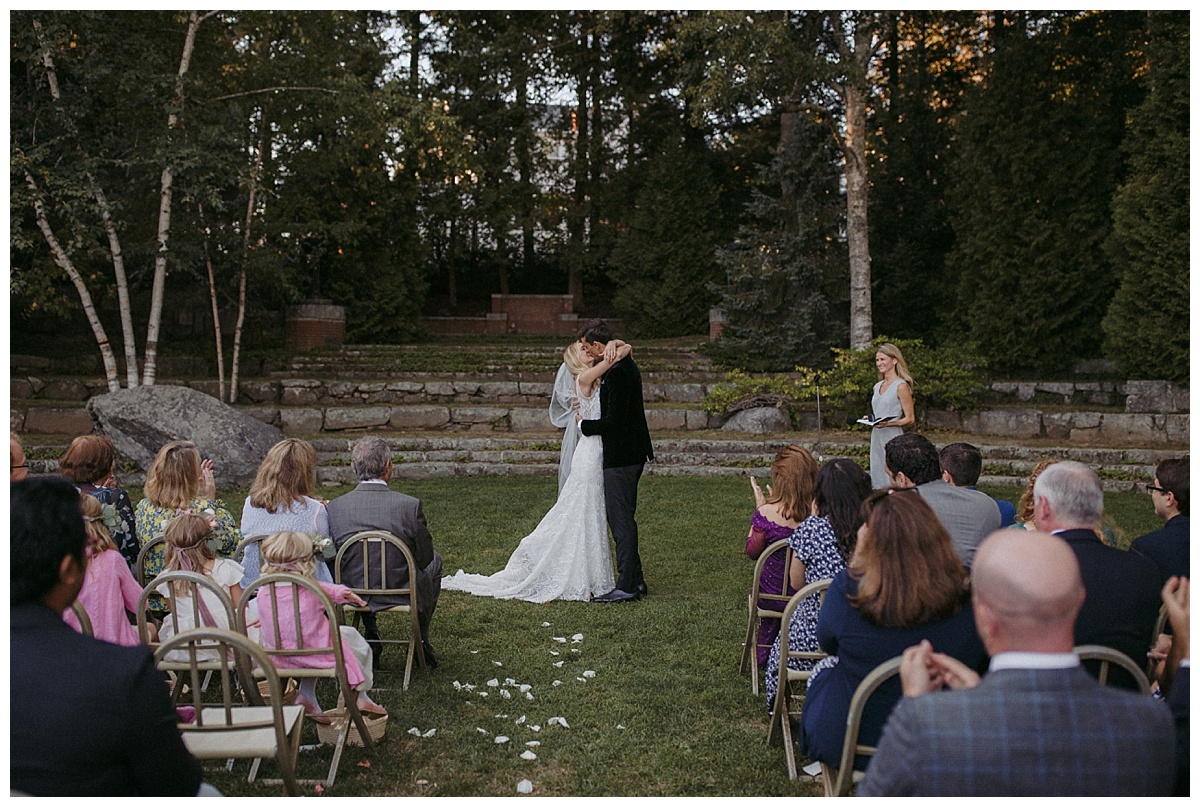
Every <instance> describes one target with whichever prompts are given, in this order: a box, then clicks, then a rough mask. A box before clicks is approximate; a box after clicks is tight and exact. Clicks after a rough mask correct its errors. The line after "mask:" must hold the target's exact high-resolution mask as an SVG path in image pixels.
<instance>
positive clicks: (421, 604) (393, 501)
mask: <svg viewBox="0 0 1200 807" xmlns="http://www.w3.org/2000/svg"><path fill="white" fill-rule="evenodd" d="M350 460H351V463H352V465H353V467H354V473H355V474H356V475H357V476H358V478H359V480H360V481H359V484H358V487H356V488H355V489H354V490H352V491H350V492H349V493H347V494H345V495H343V496H339V497H337V498H336V499H334V500H333V501H331V502H330V503H329V531H330V533H331V534H332V535H333V542H334V543H335V544H336V545H337V546H338V547H341V545H342V544H344V543H345V542H346V541H347V540H349V539H350V537H351V536H352V535H354V534H355V533H358V532H362V531H364V530H385V531H387V532H390V533H392V534H393V535H395V536H396V537H397V538H399V539H400V540H401V541H403V542H404V544H405V545H406V546H407V547H408V548H409V549H410V550H411V551H412V554H413V560H414V562H415V563H416V565H417V614H418V616H419V618H420V622H421V639H422V642H423V644H424V649H425V662H426V663H427V664H428V665H429V666H430V667H436V666H437V661H436V660H435V659H434V656H433V648H432V647H430V645H429V621H430V620H431V619H432V618H433V610H434V608H435V607H436V606H437V600H438V595H439V594H441V591H442V557H441V555H439V554H438V553H437V552H435V551H434V549H433V538H432V537H431V536H430V535H429V527H428V526H427V525H426V523H425V513H424V511H423V510H422V509H421V502H420V500H419V499H415V498H413V497H412V496H408V495H406V494H404V493H399V492H397V491H394V490H391V489H389V488H388V480H389V479H391V476H392V450H391V448H389V447H388V444H387V443H386V442H385V441H384V440H382V439H380V438H379V437H364V438H363V439H361V440H359V441H358V442H357V443H355V444H354V448H353V449H352V450H351V452H350ZM347 559H348V562H347V563H345V564H343V566H342V583H344V584H345V585H348V586H350V587H351V588H358V587H362V586H363V569H362V556H361V555H360V554H359V553H356V552H351V553H349V554H348V555H347ZM372 570H373V571H372V575H371V577H372V578H373V579H372V581H371V584H372V585H375V586H378V585H379V582H380V581H379V578H378V576H377V574H376V573H375V572H374V566H372ZM387 572H388V578H387V579H388V586H389V587H392V588H401V587H403V586H404V585H405V584H406V583H407V582H408V574H409V571H408V568H407V564H406V562H405V560H404V557H403V556H401V555H400V553H399V552H397V551H395V550H394V549H393V550H391V551H389V552H388V553H387ZM366 600H367V604H368V605H370V606H371V610H372V613H370V614H364V615H363V624H364V626H365V628H366V636H367V641H368V642H369V643H370V644H371V647H372V649H373V650H374V651H375V657H376V659H378V658H379V655H380V653H381V652H382V645H381V644H380V643H379V628H378V627H377V625H376V621H375V614H374V613H373V612H374V611H382V610H384V609H386V608H390V607H392V606H393V605H406V604H407V603H408V598H407V597H403V596H394V597H393V596H373V597H367V598H366Z"/></svg>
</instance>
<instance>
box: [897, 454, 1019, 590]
mask: <svg viewBox="0 0 1200 807" xmlns="http://www.w3.org/2000/svg"><path fill="white" fill-rule="evenodd" d="M897 441H899V442H897ZM884 456H885V457H886V463H887V472H888V475H889V476H890V477H891V479H892V484H893V485H895V486H896V487H898V488H913V487H915V488H916V489H917V491H918V492H919V493H920V494H921V498H923V499H924V500H925V501H927V502H928V503H929V506H930V507H932V508H933V512H934V513H936V514H937V517H938V521H940V522H942V526H943V527H945V528H946V532H948V533H950V540H951V542H953V544H954V551H955V552H957V553H958V557H959V559H960V560H962V562H963V566H965V567H966V568H967V569H970V568H971V559H972V558H973V557H974V556H975V547H977V546H979V542H980V541H982V540H983V539H984V538H985V537H986V536H987V534H988V533H990V532H991V531H992V530H995V529H997V528H998V527H999V526H1000V510H999V509H998V508H997V507H996V502H995V500H994V499H992V497H991V496H988V495H987V494H986V493H980V492H979V491H977V490H973V489H970V488H957V487H954V486H953V485H951V484H948V483H947V482H945V481H943V479H942V463H941V459H940V458H939V457H938V452H937V449H936V448H934V446H933V443H931V442H929V440H928V439H926V438H925V437H922V436H921V435H919V434H902V435H900V436H899V437H897V438H895V439H894V440H892V441H891V442H889V443H888V444H887V446H886V447H885V448H884Z"/></svg>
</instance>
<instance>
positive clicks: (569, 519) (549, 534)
mask: <svg viewBox="0 0 1200 807" xmlns="http://www.w3.org/2000/svg"><path fill="white" fill-rule="evenodd" d="M613 344H614V345H616V347H617V350H616V354H617V355H616V358H615V359H613V360H612V361H609V360H608V359H607V358H605V359H602V360H601V361H599V362H597V363H596V364H595V365H594V366H592V365H591V363H590V362H591V360H590V359H589V358H588V357H587V356H586V355H585V354H584V353H583V351H582V350H581V349H580V343H579V342H573V343H572V344H571V345H569V346H568V347H567V349H566V350H565V351H563V363H564V364H566V366H567V369H568V370H570V372H571V375H573V376H574V377H575V397H576V401H577V402H578V417H577V418H576V419H575V422H572V423H570V424H569V425H568V426H567V430H568V431H570V430H571V429H578V428H579V426H578V423H577V421H578V420H579V419H585V420H588V419H595V418H599V417H600V394H599V387H600V377H601V376H603V375H604V373H606V372H607V371H608V369H609V368H610V367H612V366H613V365H614V364H616V363H617V362H618V361H620V360H621V359H623V358H625V357H626V356H628V355H629V353H630V352H631V348H630V347H629V345H627V344H625V343H624V342H617V341H616V340H614V343H613ZM578 441H579V442H578V445H577V446H576V448H575V454H574V456H573V457H572V458H571V471H570V475H569V476H568V477H567V481H566V484H565V485H563V488H562V491H561V492H560V493H559V496H558V501H557V502H555V503H554V506H553V507H551V508H550V512H548V513H546V515H545V517H544V518H542V521H541V523H540V524H538V525H537V527H535V528H534V530H533V532H531V533H529V535H526V536H525V537H524V538H522V539H521V543H520V544H519V545H518V546H517V549H516V551H515V552H513V553H512V556H511V557H510V558H509V559H508V565H506V566H505V567H504V569H503V570H501V571H499V572H496V573H495V574H493V575H491V576H487V575H482V574H468V573H467V572H464V571H463V570H462V569H459V570H458V573H457V574H454V575H451V576H450V577H445V578H442V588H443V589H449V590H451V591H466V592H468V593H470V594H478V595H480V596H484V597H495V598H496V599H500V600H513V599H519V600H528V601H529V602H549V601H550V600H590V599H591V598H592V597H593V596H595V595H598V594H603V593H605V592H606V591H611V590H612V588H613V586H614V585H615V582H614V579H613V568H612V553H611V552H610V550H609V548H608V523H607V521H606V520H605V517H604V448H603V443H602V442H601V438H600V437H599V436H598V435H596V436H592V437H586V436H584V435H582V434H581V435H578Z"/></svg>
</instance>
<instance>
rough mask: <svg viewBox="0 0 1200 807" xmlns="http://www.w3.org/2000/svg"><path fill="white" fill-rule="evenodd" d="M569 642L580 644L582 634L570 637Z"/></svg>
mask: <svg viewBox="0 0 1200 807" xmlns="http://www.w3.org/2000/svg"><path fill="white" fill-rule="evenodd" d="M571 641H572V642H582V641H583V634H582V633H576V634H575V635H574V636H572V637H571Z"/></svg>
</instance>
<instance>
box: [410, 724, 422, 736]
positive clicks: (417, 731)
mask: <svg viewBox="0 0 1200 807" xmlns="http://www.w3.org/2000/svg"><path fill="white" fill-rule="evenodd" d="M408 733H409V734H411V735H412V736H414V737H420V736H421V730H420V729H419V728H417V727H416V726H413V727H412V728H411V729H409V730H408Z"/></svg>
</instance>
